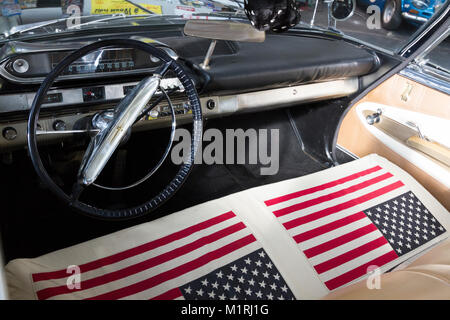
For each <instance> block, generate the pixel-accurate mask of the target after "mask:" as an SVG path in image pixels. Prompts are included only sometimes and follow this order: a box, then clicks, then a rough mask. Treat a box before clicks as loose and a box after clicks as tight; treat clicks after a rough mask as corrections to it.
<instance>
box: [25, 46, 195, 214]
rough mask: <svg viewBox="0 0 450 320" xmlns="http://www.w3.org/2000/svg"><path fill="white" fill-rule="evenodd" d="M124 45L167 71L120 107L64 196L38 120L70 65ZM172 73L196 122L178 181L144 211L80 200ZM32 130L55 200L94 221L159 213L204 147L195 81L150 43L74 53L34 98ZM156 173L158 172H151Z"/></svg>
mask: <svg viewBox="0 0 450 320" xmlns="http://www.w3.org/2000/svg"><path fill="white" fill-rule="evenodd" d="M118 46H120V47H124V48H134V49H138V50H142V51H144V52H146V53H149V54H151V55H152V56H156V57H157V58H159V59H160V60H161V61H162V62H163V67H162V68H161V69H160V70H159V75H153V76H151V77H148V78H146V79H144V80H142V81H141V83H140V84H139V85H138V86H137V88H135V89H136V90H134V91H133V92H132V94H131V93H130V94H129V95H127V97H126V98H124V99H123V100H122V101H121V102H120V103H119V105H118V108H117V110H118V113H117V115H118V116H117V117H115V118H114V120H113V121H112V122H111V123H110V124H108V125H107V126H106V129H105V130H103V131H101V132H100V133H99V134H97V136H96V137H98V138H94V139H93V141H91V144H90V146H89V150H87V152H86V154H85V156H84V158H83V162H82V165H81V166H80V170H79V174H78V181H77V182H76V183H75V184H74V186H73V189H72V193H71V194H68V193H66V192H64V191H63V190H62V189H61V188H60V187H59V186H58V185H57V184H56V183H55V182H54V181H53V179H52V178H51V177H50V176H49V174H48V172H47V170H46V169H45V167H44V165H43V163H42V160H41V157H40V154H39V150H38V148H37V141H36V131H37V127H38V124H37V121H38V116H39V112H40V109H41V105H42V103H43V101H44V97H45V96H46V93H47V91H48V90H49V89H50V87H51V86H52V84H53V82H54V81H55V79H56V78H57V77H58V76H59V75H60V74H61V72H62V71H63V70H64V69H65V68H66V67H67V66H69V65H70V64H71V63H73V62H74V61H76V60H77V59H79V58H81V57H83V56H85V55H86V54H88V53H90V52H92V51H95V50H99V49H103V48H108V47H118ZM168 70H171V72H173V73H174V74H175V75H176V76H177V78H178V79H179V80H180V82H181V84H182V85H183V87H184V89H185V93H186V95H187V98H188V100H189V104H190V107H191V110H192V117H193V135H192V138H191V150H190V151H191V152H190V154H189V155H188V157H187V158H186V159H185V162H184V163H183V164H182V165H181V167H180V169H179V170H178V172H177V174H176V175H175V177H174V178H173V179H172V180H171V181H170V182H169V184H168V185H167V186H166V187H165V188H164V189H163V190H162V191H161V192H159V193H158V194H157V195H156V196H152V197H151V198H150V199H149V200H148V201H145V202H144V203H142V204H140V205H138V206H133V207H130V208H123V209H107V208H98V207H95V206H93V205H90V204H87V203H84V202H82V201H80V200H79V198H80V194H81V193H82V191H83V190H84V189H85V188H87V187H88V186H89V185H91V184H92V183H94V182H95V179H96V178H97V177H98V175H99V174H100V172H101V171H102V169H103V168H104V166H105V164H106V163H107V161H108V160H109V158H110V157H111V155H112V153H113V152H114V150H115V148H117V146H118V144H119V143H120V141H121V138H122V137H123V135H124V134H125V132H126V131H127V130H128V129H129V128H130V127H131V126H132V125H133V124H134V123H135V121H136V120H137V119H138V118H139V117H140V115H141V113H142V112H143V111H145V106H146V103H145V104H144V103H143V101H145V99H146V98H149V99H150V98H151V96H152V95H153V93H154V92H155V91H156V89H157V88H158V86H159V81H160V80H159V79H160V78H161V77H163V76H164V75H165V74H166V72H167V71H168ZM152 91H153V93H152ZM124 100H125V101H124ZM27 129H28V130H27V138H28V148H29V151H30V156H31V160H32V163H33V166H34V168H35V170H36V172H37V174H38V176H39V177H40V178H41V180H42V181H43V182H44V184H45V185H46V186H47V187H48V188H49V189H50V190H51V191H52V192H53V193H54V194H55V195H57V196H58V197H59V198H60V199H62V200H63V201H64V202H65V203H67V204H68V205H69V206H71V207H72V208H74V209H75V210H77V211H79V212H82V213H84V214H87V215H89V216H92V217H97V218H102V219H127V218H134V217H138V216H142V215H144V214H147V213H149V212H151V211H153V210H154V209H156V208H158V207H159V206H160V205H162V204H163V203H164V202H165V201H167V200H168V199H169V198H170V197H171V196H173V194H175V192H176V191H177V190H178V189H179V188H180V187H181V186H182V184H183V183H184V181H185V180H186V179H187V176H188V175H189V173H190V170H191V169H192V166H193V164H194V158H195V154H196V152H197V149H198V146H199V145H200V143H201V139H202V133H203V121H202V112H201V106H200V100H199V97H198V94H197V91H196V89H195V86H194V82H193V80H192V79H191V77H190V76H189V75H188V74H187V73H186V72H185V71H184V69H183V67H182V66H181V65H180V64H179V63H178V62H176V61H175V60H173V59H172V58H171V57H169V56H168V55H167V54H166V53H165V52H164V51H162V50H160V49H158V48H156V47H154V46H152V45H150V44H147V43H143V42H140V41H137V40H129V39H111V40H102V41H98V42H95V43H93V44H90V45H87V46H85V47H83V48H81V49H79V50H77V51H75V52H73V53H71V54H69V55H68V56H67V57H66V58H65V59H64V60H63V61H61V63H59V64H58V65H57V66H56V67H55V68H54V69H53V70H52V72H51V73H50V74H49V75H48V76H47V77H46V79H45V80H44V82H43V83H42V85H41V87H40V88H39V90H38V92H37V94H36V96H35V98H34V101H33V104H32V107H31V111H30V116H29V119H28V126H27ZM157 167H159V166H157ZM156 169H157V168H156ZM152 171H153V170H152ZM155 171H156V170H155ZM151 174H153V173H152V172H151Z"/></svg>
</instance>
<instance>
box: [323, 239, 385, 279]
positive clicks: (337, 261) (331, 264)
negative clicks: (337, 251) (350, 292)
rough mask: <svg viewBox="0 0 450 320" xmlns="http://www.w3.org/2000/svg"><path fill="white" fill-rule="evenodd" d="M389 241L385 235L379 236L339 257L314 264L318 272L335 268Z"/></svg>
mask: <svg viewBox="0 0 450 320" xmlns="http://www.w3.org/2000/svg"><path fill="white" fill-rule="evenodd" d="M387 243H388V242H387V240H386V239H385V238H384V237H379V238H378V239H375V240H372V241H370V242H367V243H365V244H363V245H362V246H359V247H357V248H355V249H352V250H350V251H347V252H345V253H343V254H341V255H339V256H337V257H334V258H332V259H330V260H327V261H324V262H322V263H319V264H317V265H315V266H314V269H316V271H317V273H318V274H321V273H324V272H326V271H328V270H331V269H333V268H336V267H338V266H340V265H342V264H344V263H346V262H349V261H351V260H353V259H356V258H358V257H360V256H362V255H364V254H366V253H368V252H370V251H372V250H375V249H376V248H379V247H381V246H384V245H385V244H387Z"/></svg>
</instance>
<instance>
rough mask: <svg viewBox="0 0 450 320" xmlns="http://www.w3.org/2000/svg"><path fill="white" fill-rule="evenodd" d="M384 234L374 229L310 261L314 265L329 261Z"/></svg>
mask: <svg viewBox="0 0 450 320" xmlns="http://www.w3.org/2000/svg"><path fill="white" fill-rule="evenodd" d="M382 236H383V235H382V234H381V232H380V231H378V230H374V231H372V232H371V233H368V234H366V235H364V236H362V237H360V238H357V239H355V240H352V241H350V242H347V243H344V244H343V245H340V246H339V247H336V248H334V249H331V250H328V251H327V252H324V253H321V254H319V255H317V256H314V257H311V258H310V259H309V261H310V262H311V264H312V265H314V266H315V265H318V264H319V263H322V262H325V261H328V260H330V259H333V258H335V257H337V256H340V255H341V254H344V253H346V252H348V251H350V250H353V249H356V248H358V247H360V246H361V245H362V244H363V243H367V242H370V241H372V240H375V239H378V238H380V237H382Z"/></svg>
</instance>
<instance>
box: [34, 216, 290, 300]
mask: <svg viewBox="0 0 450 320" xmlns="http://www.w3.org/2000/svg"><path fill="white" fill-rule="evenodd" d="M95 250H100V251H101V248H98V249H97V248H95ZM78 266H79V268H80V272H81V282H80V288H78V289H77V288H76V287H75V288H73V289H71V288H70V287H68V286H67V279H68V277H69V276H70V274H68V273H67V270H66V269H60V270H55V271H49V272H40V273H34V274H32V281H33V286H34V289H35V292H36V296H37V298H38V299H74V298H75V299H166V300H169V299H205V298H216V299H222V298H224V299H235V298H237V299H245V298H247V299H269V298H271V297H273V299H291V298H293V295H292V292H291V291H290V289H289V288H288V287H287V284H286V282H285V281H284V279H283V278H282V277H281V275H280V274H279V272H278V270H277V268H276V267H275V265H274V264H273V262H272V261H271V260H270V258H269V257H268V255H267V253H266V252H265V251H264V250H263V249H262V248H261V245H260V244H259V243H258V242H257V240H256V238H255V237H254V236H253V234H252V233H251V231H250V230H249V229H248V228H247V227H246V225H244V223H243V222H242V221H241V220H240V219H239V218H238V217H237V216H236V215H235V214H234V213H233V212H232V211H229V212H226V213H223V214H218V215H216V216H213V217H212V218H209V219H206V218H205V220H203V221H201V222H199V223H196V224H193V225H190V226H188V227H186V228H184V229H181V230H178V231H176V232H173V233H171V234H168V235H166V236H164V237H161V238H158V239H155V240H152V241H149V242H146V243H143V244H140V245H136V246H135V247H131V248H129V249H128V250H125V251H121V252H118V253H116V254H113V255H109V256H105V257H103V258H100V259H96V260H93V261H88V262H84V263H81V264H79V265H78ZM203 291H204V293H203ZM200 293H201V294H200Z"/></svg>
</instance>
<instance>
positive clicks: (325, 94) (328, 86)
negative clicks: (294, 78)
mask: <svg viewBox="0 0 450 320" xmlns="http://www.w3.org/2000/svg"><path fill="white" fill-rule="evenodd" d="M358 89H359V82H358V78H357V77H354V78H349V79H342V80H333V81H327V82H319V83H311V84H304V85H299V86H295V87H288V88H281V89H272V90H264V91H257V92H251V93H244V94H239V95H231V96H222V97H219V105H218V108H217V109H218V112H219V113H221V114H229V113H234V112H249V111H252V110H257V109H262V108H265V107H272V108H273V107H275V108H280V107H284V106H288V105H294V104H299V103H306V102H313V101H319V100H325V99H332V98H338V97H344V96H348V95H350V94H353V93H356V92H357V91H358Z"/></svg>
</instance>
